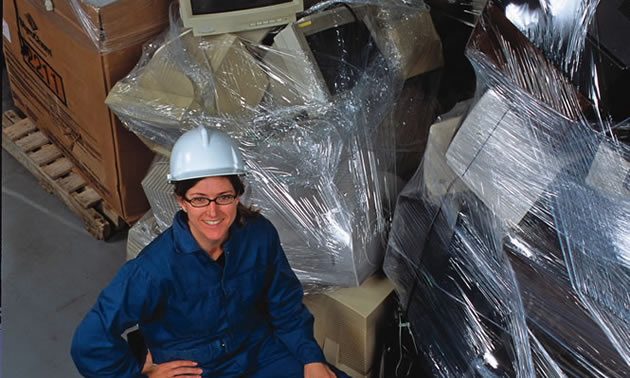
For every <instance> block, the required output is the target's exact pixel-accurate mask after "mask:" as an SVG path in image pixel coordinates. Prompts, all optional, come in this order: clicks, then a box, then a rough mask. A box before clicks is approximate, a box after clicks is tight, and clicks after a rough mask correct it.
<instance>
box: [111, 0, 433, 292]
mask: <svg viewBox="0 0 630 378" xmlns="http://www.w3.org/2000/svg"><path fill="white" fill-rule="evenodd" d="M300 16H301V18H299V19H298V20H297V21H296V22H291V23H288V24H287V25H284V26H280V27H274V28H267V29H262V30H260V31H258V32H256V31H254V32H252V31H248V32H247V33H232V34H229V33H223V34H216V35H206V36H196V35H194V33H193V31H192V30H191V29H187V28H184V27H183V26H182V25H181V23H180V22H179V20H178V18H177V17H173V19H174V21H173V22H172V23H171V27H170V29H169V30H168V31H167V32H166V33H165V34H164V35H163V36H162V37H161V38H158V39H156V40H154V41H153V42H152V43H150V44H148V45H147V46H146V48H145V53H144V55H143V57H142V59H141V60H140V62H139V63H138V65H137V66H136V68H135V69H134V70H133V71H132V72H131V73H130V74H129V75H128V76H127V77H126V78H124V79H123V80H121V81H119V82H118V83H117V84H116V86H115V87H114V89H113V90H112V91H111V93H110V94H109V96H108V98H107V100H106V102H107V104H108V106H109V107H110V108H111V109H112V110H113V111H114V112H115V113H116V114H117V115H118V116H119V117H120V119H121V120H123V122H124V123H125V125H126V126H127V127H128V128H129V129H130V130H131V131H132V132H134V133H135V134H137V135H138V136H140V137H141V138H142V139H143V141H145V143H146V144H147V145H148V146H151V148H152V149H153V150H154V151H156V152H158V156H157V157H156V160H155V161H154V163H153V165H152V166H151V168H150V169H149V172H148V174H147V175H146V176H145V177H144V180H143V182H142V186H143V188H144V191H145V193H146V195H147V198H148V200H149V202H150V204H151V210H152V217H151V216H147V217H145V218H144V219H143V220H141V221H140V222H139V223H138V226H137V227H139V228H140V227H143V229H144V230H146V231H147V232H149V233H151V235H150V237H147V238H145V239H146V240H147V241H148V240H151V239H152V238H153V237H155V236H156V235H157V233H158V232H160V231H163V230H164V229H166V228H167V227H168V226H169V225H170V224H171V222H172V218H173V215H174V213H175V212H176V211H177V209H178V206H177V203H176V202H175V199H174V197H173V194H172V187H171V185H169V184H168V183H167V182H166V173H167V172H168V151H169V150H170V148H171V147H172V145H173V143H174V141H175V140H176V139H177V137H178V136H179V135H181V134H182V133H183V132H184V131H187V130H190V129H192V128H195V127H197V126H199V125H203V126H206V127H215V128H218V129H220V130H223V131H225V132H226V133H228V134H229V135H230V136H231V137H232V138H233V139H234V140H235V141H237V143H238V145H239V148H241V150H242V152H243V154H244V158H245V163H246V166H247V169H248V171H249V173H248V174H247V175H246V176H245V178H244V179H245V183H246V193H245V196H244V198H245V202H246V203H248V204H250V203H251V204H253V205H254V206H255V207H257V208H259V209H261V210H262V213H263V214H264V215H265V216H266V217H267V218H269V219H270V220H271V221H272V222H273V223H274V225H275V226H276V228H277V229H278V231H279V234H280V239H281V241H282V245H283V248H284V250H285V252H286V254H287V257H288V259H289V262H290V263H291V266H292V267H293V269H294V270H295V272H296V273H297V275H298V277H299V278H300V280H301V281H302V282H303V283H305V284H313V285H318V286H322V285H323V286H359V285H360V284H361V283H362V282H364V281H365V280H366V278H368V277H369V276H370V275H371V274H372V273H374V272H375V271H377V270H379V269H381V267H382V261H383V256H384V251H385V243H386V238H387V233H388V230H389V226H390V224H391V217H392V212H393V204H394V202H395V198H396V195H397V193H398V191H399V190H400V189H401V188H402V186H403V184H404V182H406V181H407V180H408V179H409V178H410V177H411V175H412V174H413V172H414V171H415V169H416V168H417V165H418V164H419V162H420V159H421V156H422V152H423V150H424V145H425V141H426V137H427V134H428V127H429V126H430V124H431V122H432V121H433V119H434V118H435V115H436V114H437V113H436V112H437V107H438V103H437V100H436V98H437V89H438V88H439V83H440V75H441V71H440V67H441V66H442V65H443V58H442V45H441V41H440V38H439V36H438V35H437V33H436V31H435V29H434V27H433V24H432V21H431V16H430V13H429V9H428V7H426V6H424V5H422V6H416V7H410V6H405V5H395V4H392V5H382V6H381V5H369V6H368V5H366V4H356V3H353V4H350V3H347V4H346V3H338V2H325V3H320V4H318V5H317V7H315V8H313V9H310V10H309V11H308V12H305V13H304V14H301V15H300ZM153 224H155V225H156V226H157V227H158V229H157V230H156V229H155V228H153V227H151V225H153ZM135 232H136V230H134V229H133V228H132V233H131V234H130V237H134V238H135V237H137V236H138V235H137V234H136V233H135ZM134 235H135V236H134ZM142 245H143V243H134V242H132V243H131V245H130V251H129V256H134V255H135V254H137V253H138V251H139V249H140V248H141V247H142Z"/></svg>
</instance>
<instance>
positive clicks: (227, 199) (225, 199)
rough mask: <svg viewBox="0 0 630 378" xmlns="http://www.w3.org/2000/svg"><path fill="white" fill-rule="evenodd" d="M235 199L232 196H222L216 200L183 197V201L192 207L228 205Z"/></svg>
mask: <svg viewBox="0 0 630 378" xmlns="http://www.w3.org/2000/svg"><path fill="white" fill-rule="evenodd" d="M235 199H236V196H235V195H234V194H222V195H220V196H218V197H216V198H206V197H195V198H191V199H188V198H186V197H184V201H186V202H188V203H189V204H191V205H192V207H206V206H208V205H210V203H211V202H214V203H216V204H217V205H229V204H231V203H232V202H234V200H235Z"/></svg>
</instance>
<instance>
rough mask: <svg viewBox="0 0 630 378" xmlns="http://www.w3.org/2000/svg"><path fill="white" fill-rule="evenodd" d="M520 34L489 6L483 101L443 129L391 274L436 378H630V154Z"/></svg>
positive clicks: (481, 38)
mask: <svg viewBox="0 0 630 378" xmlns="http://www.w3.org/2000/svg"><path fill="white" fill-rule="evenodd" d="M595 5H596V3H591V4H590V5H589V6H591V7H593V6H595ZM588 14H591V12H590V11H586V10H584V13H578V14H575V15H574V17H575V19H578V20H580V19H581V18H580V17H583V16H584V17H586V15H588ZM581 22H582V24H583V25H584V24H588V19H586V18H585V19H584V20H583V21H581ZM513 30H516V28H515V27H513V26H512V25H510V23H507V22H506V19H505V17H504V16H503V12H502V11H501V10H500V9H499V8H497V7H495V6H494V4H493V3H489V6H488V7H487V8H486V10H485V11H484V14H483V15H482V18H481V19H480V20H479V23H478V24H477V26H476V30H475V31H473V35H472V37H471V40H470V42H469V46H468V49H467V56H468V57H469V59H470V60H471V62H472V63H473V65H474V66H475V70H476V73H477V80H478V89H477V93H476V95H475V98H474V99H473V101H472V103H471V104H470V106H469V108H468V110H467V111H466V112H465V114H464V115H463V116H462V115H461V113H460V114H457V115H444V116H442V117H440V119H439V121H440V122H436V123H435V124H434V125H433V126H432V127H431V131H430V136H429V145H428V146H427V149H426V152H425V156H424V160H423V163H422V165H421V166H420V168H419V169H418V171H417V172H416V174H415V176H414V177H413V178H412V180H411V181H410V182H409V183H408V184H407V185H406V186H405V188H404V189H403V191H402V192H401V194H400V195H399V197H398V201H397V205H396V212H395V214H394V219H393V223H392V230H391V232H390V237H389V241H388V247H387V252H386V256H385V261H384V270H385V272H386V274H387V276H388V277H389V278H390V280H392V282H394V284H395V286H396V290H397V293H398V294H399V297H400V301H401V304H402V306H403V307H404V309H405V310H406V312H407V316H408V318H409V320H410V322H411V323H412V328H413V330H414V334H415V340H416V342H417V343H418V345H419V349H420V353H421V355H422V356H423V361H421V363H423V364H425V365H426V367H427V369H429V370H431V372H432V373H433V374H434V375H435V376H443V377H460V376H477V375H479V376H484V377H503V376H510V377H511V376H517V377H534V376H556V377H564V376H580V377H582V376H593V377H626V376H628V375H629V374H630V260H629V256H630V254H629V251H630V182H629V181H628V180H629V177H630V148H629V146H628V145H627V144H624V143H620V141H619V140H618V139H617V138H615V137H614V136H612V137H611V136H610V135H609V134H607V133H606V132H602V131H605V130H606V129H605V128H602V127H601V126H602V122H601V120H602V119H606V117H599V116H598V115H593V113H597V112H589V110H592V108H591V107H592V104H593V103H594V102H590V103H589V101H584V98H583V97H582V96H581V95H580V93H579V92H578V91H576V90H575V88H573V87H572V85H571V83H569V82H568V80H567V79H566V78H565V77H566V76H564V75H562V74H560V73H559V72H557V71H556V66H555V65H554V64H551V63H550V62H548V61H547V60H546V59H544V57H543V56H542V54H541V53H540V51H539V50H538V49H537V48H535V47H534V46H532V45H531V44H530V43H528V42H527V41H526V38H524V36H523V35H522V34H513V33H512V31H513ZM578 33H581V32H578ZM585 69H586V70H588V68H585ZM600 114H601V113H600ZM619 127H627V125H624V124H621V125H613V127H612V129H616V128H619ZM464 136H465V137H466V138H465V139H464V140H465V141H466V143H463V141H462V140H460V141H458V138H460V139H461V138H462V137H464ZM471 175H472V176H471Z"/></svg>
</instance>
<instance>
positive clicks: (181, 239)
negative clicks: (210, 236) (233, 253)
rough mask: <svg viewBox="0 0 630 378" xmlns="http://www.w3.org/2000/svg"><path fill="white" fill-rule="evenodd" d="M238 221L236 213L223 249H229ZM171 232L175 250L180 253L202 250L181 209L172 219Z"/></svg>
mask: <svg viewBox="0 0 630 378" xmlns="http://www.w3.org/2000/svg"><path fill="white" fill-rule="evenodd" d="M237 223H238V215H237V219H236V220H235V221H234V223H232V225H231V226H230V228H229V231H228V232H229V235H228V239H227V240H226V241H225V243H223V249H224V250H226V249H229V246H230V244H231V240H232V239H233V237H234V235H235V233H237V232H238V229H239V227H237V226H236V224H237ZM173 233H174V235H173V236H174V237H173V239H174V242H175V248H176V250H177V252H180V253H194V252H199V251H202V249H201V247H200V246H199V243H197V241H196V240H195V238H194V237H193V235H192V233H191V232H190V228H189V227H188V222H187V221H186V214H185V213H184V211H183V210H179V211H178V212H177V213H176V214H175V217H174V219H173Z"/></svg>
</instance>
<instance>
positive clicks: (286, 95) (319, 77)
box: [265, 5, 385, 105]
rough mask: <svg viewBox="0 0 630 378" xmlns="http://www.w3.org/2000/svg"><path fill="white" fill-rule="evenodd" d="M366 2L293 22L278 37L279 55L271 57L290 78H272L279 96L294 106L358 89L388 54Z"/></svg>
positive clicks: (320, 100)
mask: <svg viewBox="0 0 630 378" xmlns="http://www.w3.org/2000/svg"><path fill="white" fill-rule="evenodd" d="M377 34H378V33H377V32H376V28H375V26H374V24H373V22H372V20H371V18H370V17H369V11H368V7H367V6H365V5H359V6H356V5H352V6H341V5H340V6H337V7H335V8H333V9H328V10H325V11H321V12H318V13H314V14H312V15H309V16H305V17H303V18H301V19H299V20H297V21H296V22H294V23H291V24H289V25H287V27H286V28H284V29H283V30H282V31H281V32H280V33H278V34H277V35H276V36H275V38H274V43H273V47H274V48H275V50H277V51H278V52H279V53H277V54H268V55H267V57H266V58H265V59H266V60H267V63H268V64H269V66H270V67H272V68H273V69H275V70H277V71H279V72H280V73H282V74H283V75H286V76H287V78H286V80H281V81H280V82H278V83H274V82H273V81H272V83H271V84H270V85H271V92H272V95H273V97H274V98H275V99H281V100H282V101H285V102H288V103H290V104H292V105H299V104H303V103H309V102H311V101H316V102H328V101H330V100H331V99H332V97H333V96H335V95H337V94H340V93H342V92H346V91H349V90H352V89H353V88H354V87H355V86H356V84H357V83H358V82H359V81H360V80H361V78H362V77H363V75H365V73H366V70H368V69H370V68H372V67H374V63H375V62H377V61H382V62H383V64H384V63H385V58H384V56H383V53H382V52H381V46H382V41H381V40H380V39H378V35H377Z"/></svg>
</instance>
